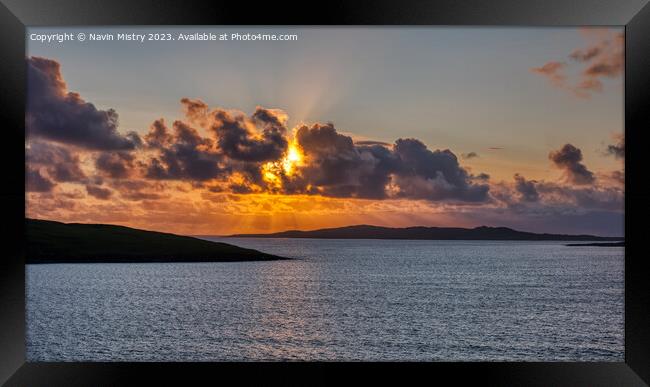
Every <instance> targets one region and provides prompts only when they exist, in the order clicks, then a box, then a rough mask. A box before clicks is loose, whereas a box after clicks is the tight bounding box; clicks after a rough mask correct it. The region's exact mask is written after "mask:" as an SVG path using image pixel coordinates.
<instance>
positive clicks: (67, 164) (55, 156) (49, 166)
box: [25, 141, 86, 182]
mask: <svg viewBox="0 0 650 387" xmlns="http://www.w3.org/2000/svg"><path fill="white" fill-rule="evenodd" d="M25 153H26V159H27V163H28V165H31V166H40V167H41V168H42V169H44V170H45V171H46V172H47V175H48V176H49V178H50V179H52V180H54V181H57V182H83V181H85V180H86V175H85V174H84V172H83V171H82V170H81V166H80V160H79V156H78V155H77V154H76V153H74V152H73V151H71V150H70V149H68V148H67V147H64V146H61V145H56V144H52V143H48V142H43V141H32V142H30V144H29V147H28V148H27V149H26V150H25Z"/></svg>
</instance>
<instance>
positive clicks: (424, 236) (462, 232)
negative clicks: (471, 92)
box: [230, 225, 623, 242]
mask: <svg viewBox="0 0 650 387" xmlns="http://www.w3.org/2000/svg"><path fill="white" fill-rule="evenodd" d="M230 237H238V238H316V239H407V240H481V241H506V240H508V241H590V242H591V241H620V240H622V239H623V238H620V237H603V236H595V235H566V234H536V233H532V232H524V231H517V230H513V229H511V228H507V227H486V226H481V227H476V228H458V227H405V228H390V227H380V226H368V225H360V226H348V227H339V228H324V229H320V230H313V231H298V230H291V231H283V232H276V233H272V234H235V235H230Z"/></svg>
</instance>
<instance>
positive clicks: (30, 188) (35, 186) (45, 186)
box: [25, 167, 55, 192]
mask: <svg viewBox="0 0 650 387" xmlns="http://www.w3.org/2000/svg"><path fill="white" fill-rule="evenodd" d="M54 185H55V184H54V182H53V181H51V180H50V179H48V178H47V177H45V176H43V175H41V172H40V171H39V170H38V169H35V168H30V167H27V169H26V170H25V191H27V192H50V191H52V188H54Z"/></svg>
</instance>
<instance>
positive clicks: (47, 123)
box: [25, 57, 140, 150]
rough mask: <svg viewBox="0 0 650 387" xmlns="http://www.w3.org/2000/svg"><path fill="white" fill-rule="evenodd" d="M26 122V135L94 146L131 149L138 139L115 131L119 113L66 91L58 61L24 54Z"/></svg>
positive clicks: (97, 147) (130, 134)
mask: <svg viewBox="0 0 650 387" xmlns="http://www.w3.org/2000/svg"><path fill="white" fill-rule="evenodd" d="M25 125H26V129H27V133H28V135H29V136H36V137H40V138H44V139H48V140H51V141H56V142H60V143H64V144H70V145H75V146H78V147H82V148H86V149H93V150H127V149H134V148H135V147H137V146H138V145H139V143H140V138H139V137H138V135H137V134H136V133H135V132H131V133H129V134H127V135H122V134H120V133H119V132H118V131H117V126H118V115H117V113H116V112H115V111H114V110H112V109H109V110H99V109H97V108H96V107H95V105H93V104H92V103H89V102H86V101H84V100H83V99H82V98H81V96H80V95H79V94H78V93H74V92H69V91H68V90H67V86H66V83H65V81H64V80H63V76H62V75H61V66H60V64H59V63H58V62H56V61H54V60H51V59H46V58H40V57H30V58H27V103H26V118H25Z"/></svg>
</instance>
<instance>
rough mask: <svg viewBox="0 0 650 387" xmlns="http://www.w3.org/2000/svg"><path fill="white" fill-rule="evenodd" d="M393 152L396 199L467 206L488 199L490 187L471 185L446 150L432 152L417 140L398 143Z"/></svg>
mask: <svg viewBox="0 0 650 387" xmlns="http://www.w3.org/2000/svg"><path fill="white" fill-rule="evenodd" d="M394 152H395V154H396V155H397V156H399V158H400V160H401V166H400V170H399V172H398V173H397V174H396V177H397V181H396V183H397V185H398V187H399V193H398V195H399V196H403V197H409V198H420V199H428V200H459V201H467V202H481V201H484V200H486V199H487V193H488V190H489V186H488V185H486V184H474V183H472V182H471V179H470V176H469V175H468V173H467V171H466V170H465V169H463V168H461V167H460V165H459V163H458V158H457V157H456V155H455V154H454V153H453V152H451V151H450V150H449V149H445V150H435V151H431V150H429V149H427V147H426V146H425V145H424V144H423V143H422V142H421V141H419V140H416V139H399V140H397V141H396V142H395V147H394Z"/></svg>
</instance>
